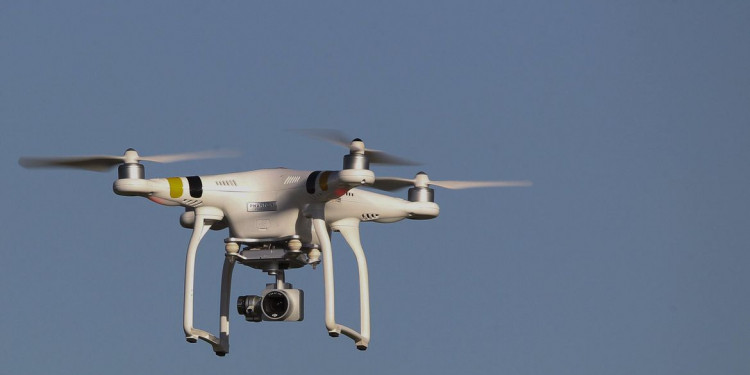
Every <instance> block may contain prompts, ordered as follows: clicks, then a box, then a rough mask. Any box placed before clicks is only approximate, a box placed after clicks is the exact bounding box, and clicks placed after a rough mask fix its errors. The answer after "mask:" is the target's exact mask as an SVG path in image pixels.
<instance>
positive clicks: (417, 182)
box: [414, 172, 430, 188]
mask: <svg viewBox="0 0 750 375" xmlns="http://www.w3.org/2000/svg"><path fill="white" fill-rule="evenodd" d="M429 185H430V178H429V177H427V173H424V172H419V173H417V175H416V176H414V187H415V188H426V187H429Z"/></svg>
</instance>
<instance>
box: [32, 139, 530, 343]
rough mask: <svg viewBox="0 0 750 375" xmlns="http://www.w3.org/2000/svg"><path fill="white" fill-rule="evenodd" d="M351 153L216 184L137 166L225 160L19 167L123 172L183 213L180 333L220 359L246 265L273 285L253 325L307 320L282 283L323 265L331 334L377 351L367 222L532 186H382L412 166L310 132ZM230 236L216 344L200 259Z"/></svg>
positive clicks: (400, 181)
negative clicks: (346, 285) (336, 254)
mask: <svg viewBox="0 0 750 375" xmlns="http://www.w3.org/2000/svg"><path fill="white" fill-rule="evenodd" d="M305 133H307V134H308V135H313V136H316V137H319V138H323V139H325V140H328V141H331V142H333V143H337V144H340V145H343V146H345V147H348V148H349V154H348V155H345V156H344V165H343V169H342V170H340V171H298V170H291V169H286V168H275V169H261V170H256V171H249V172H239V173H228V174H219V175H211V176H189V177H169V178H153V179H145V173H144V168H143V165H142V164H140V163H139V162H140V161H151V162H157V163H169V162H176V161H182V160H191V159H205V158H214V157H226V156H230V155H229V154H228V153H226V152H198V153H186V154H175V155H159V156H150V157H142V156H139V155H138V153H137V152H136V151H135V150H133V149H128V150H127V151H125V154H124V155H123V156H106V155H104V156H81V157H55V158H36V157H31V158H26V157H24V158H20V159H19V161H18V162H19V164H20V165H21V166H23V167H26V168H46V167H66V168H78V169H86V170H92V171H100V172H101V171H106V170H109V169H111V168H113V167H114V166H119V167H118V179H117V180H116V181H115V182H114V184H113V190H114V192H115V193H116V194H118V195H124V196H141V197H145V198H148V199H149V200H151V201H153V202H156V203H159V204H162V205H165V206H182V207H184V208H185V213H183V214H182V215H181V216H180V224H181V225H182V226H183V227H185V228H188V229H192V230H193V234H192V236H191V237H190V243H189V244H188V249H187V259H186V261H185V300H184V301H185V302H184V309H183V328H184V330H185V338H186V340H187V341H188V342H190V343H195V342H197V341H198V339H201V340H203V341H206V342H208V343H209V344H211V346H212V348H213V350H214V352H215V353H216V354H217V355H219V356H224V355H225V354H226V353H228V352H229V310H230V290H231V283H232V270H233V269H234V265H235V263H240V264H243V265H245V266H249V267H252V268H255V269H259V270H262V271H263V272H266V273H268V274H269V275H273V276H275V283H272V284H267V285H266V289H265V290H263V292H262V293H261V295H260V296H253V295H251V296H240V297H239V298H238V300H237V310H238V312H239V313H240V314H241V315H244V316H245V319H246V320H247V321H253V322H260V321H300V320H302V319H303V317H304V306H303V301H304V298H303V293H302V290H299V289H293V288H292V285H291V284H289V283H287V282H285V278H284V271H285V270H288V269H294V268H300V267H304V266H306V265H311V266H313V268H314V267H315V266H316V265H317V264H319V263H320V262H321V261H322V262H323V274H324V283H325V325H326V328H327V329H328V334H329V335H330V336H332V337H337V336H339V334H342V333H343V334H344V335H346V336H348V337H350V338H352V339H353V340H354V341H355V344H356V346H357V348H358V349H360V350H365V349H367V346H368V345H369V342H370V298H369V286H368V275H367V262H366V260H365V255H364V252H363V250H362V245H361V243H360V238H359V224H360V223H361V222H378V223H393V222H397V221H400V220H403V219H413V220H426V219H433V218H435V217H437V216H438V214H439V212H440V208H439V207H438V205H437V204H436V203H435V202H434V191H433V189H432V188H430V186H439V187H443V188H447V189H466V188H478V187H506V186H529V185H530V184H531V183H530V182H529V181H432V180H430V179H429V178H428V177H427V174H425V173H423V172H420V173H418V174H417V175H416V177H415V178H413V179H408V178H397V177H378V178H375V174H374V173H373V172H372V171H371V170H370V169H369V166H370V163H373V164H390V165H413V164H414V163H411V162H409V161H407V160H404V159H400V158H397V157H394V156H391V155H388V154H386V153H384V152H381V151H377V150H370V149H366V148H365V145H364V143H363V142H362V140H360V139H354V140H353V141H351V142H348V141H346V138H345V137H344V136H343V135H342V134H340V133H338V132H336V131H325V130H317V131H313V132H310V131H306V132H305ZM358 187H370V188H375V189H380V190H386V191H394V190H398V189H402V188H407V187H411V188H410V189H409V194H408V200H404V199H400V198H395V197H391V196H388V195H383V194H378V193H374V192H371V191H367V190H362V189H359V188H358ZM224 228H229V238H227V239H225V240H224V242H225V244H226V246H225V248H226V256H225V259H224V267H223V270H222V277H221V301H220V312H219V315H220V323H219V336H218V337H216V336H214V335H212V334H210V333H209V332H207V331H204V330H202V329H198V328H195V327H193V279H194V269H195V255H196V251H197V249H198V244H199V243H200V241H201V239H202V238H203V236H204V235H205V234H206V232H207V231H208V230H209V229H213V230H222V229H224ZM331 231H334V232H340V233H341V234H342V235H343V237H344V239H345V240H346V242H347V243H348V244H349V246H350V247H351V248H352V250H353V251H354V256H355V257H356V260H357V267H358V269H359V295H360V331H359V332H357V331H356V330H354V329H352V328H349V327H346V326H344V325H341V324H338V323H336V319H335V311H334V307H335V304H334V282H333V259H332V256H331V239H330V233H331Z"/></svg>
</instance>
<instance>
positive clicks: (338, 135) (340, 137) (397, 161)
mask: <svg viewBox="0 0 750 375" xmlns="http://www.w3.org/2000/svg"><path fill="white" fill-rule="evenodd" d="M294 131H296V132H298V133H300V134H303V135H306V136H308V137H312V138H318V139H322V140H324V141H326V142H330V143H333V144H336V145H339V146H342V147H346V148H348V149H349V151H350V152H351V153H356V154H364V155H366V156H367V158H368V159H369V161H370V163H372V164H383V165H419V164H420V163H417V162H415V161H412V160H408V159H404V158H401V157H398V156H395V155H391V154H389V153H387V152H385V151H380V150H373V149H370V148H365V144H364V143H363V142H362V140H361V139H359V138H355V139H354V140H351V141H350V139H351V138H348V137H347V136H346V135H345V134H344V133H343V132H341V131H338V130H334V129H296V130H294Z"/></svg>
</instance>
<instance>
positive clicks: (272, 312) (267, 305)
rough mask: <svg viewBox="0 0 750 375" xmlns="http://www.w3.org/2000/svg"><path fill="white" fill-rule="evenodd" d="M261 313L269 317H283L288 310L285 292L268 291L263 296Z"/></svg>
mask: <svg viewBox="0 0 750 375" xmlns="http://www.w3.org/2000/svg"><path fill="white" fill-rule="evenodd" d="M262 308H263V313H264V314H266V316H267V317H269V318H271V319H283V318H284V316H285V315H286V313H287V310H289V300H288V299H287V297H286V294H284V293H282V292H278V291H273V292H269V293H268V294H266V295H265V296H264V297H263V304H262Z"/></svg>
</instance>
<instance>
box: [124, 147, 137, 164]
mask: <svg viewBox="0 0 750 375" xmlns="http://www.w3.org/2000/svg"><path fill="white" fill-rule="evenodd" d="M123 158H124V161H125V163H138V160H140V156H138V152H137V151H136V150H134V149H132V148H129V149H127V150H125V155H123Z"/></svg>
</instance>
